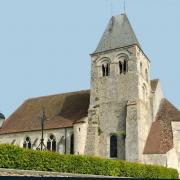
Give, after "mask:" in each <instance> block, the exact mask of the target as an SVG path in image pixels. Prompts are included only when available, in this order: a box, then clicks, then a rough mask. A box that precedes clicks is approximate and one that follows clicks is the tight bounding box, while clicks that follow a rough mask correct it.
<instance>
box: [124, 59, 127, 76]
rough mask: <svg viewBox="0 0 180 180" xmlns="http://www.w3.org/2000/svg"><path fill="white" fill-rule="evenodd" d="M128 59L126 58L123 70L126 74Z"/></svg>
mask: <svg viewBox="0 0 180 180" xmlns="http://www.w3.org/2000/svg"><path fill="white" fill-rule="evenodd" d="M127 65H128V64H127V60H124V66H123V72H124V74H125V73H126V72H127V69H128V68H127Z"/></svg>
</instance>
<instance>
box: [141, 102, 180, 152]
mask: <svg viewBox="0 0 180 180" xmlns="http://www.w3.org/2000/svg"><path fill="white" fill-rule="evenodd" d="M172 121H179V122H180V111H179V110H178V109H177V108H175V107H174V106H173V105H172V104H171V103H170V102H169V101H168V100H166V99H162V101H161V104H160V108H159V111H158V113H157V115H156V119H155V122H153V123H152V126H151V129H150V132H149V135H148V137H147V141H146V145H145V148H144V154H165V153H167V152H168V151H169V150H170V149H172V148H173V132H172V126H171V122H172Z"/></svg>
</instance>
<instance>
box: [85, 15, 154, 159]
mask: <svg viewBox="0 0 180 180" xmlns="http://www.w3.org/2000/svg"><path fill="white" fill-rule="evenodd" d="M149 71H150V62H149V60H148V58H147V57H146V55H145V54H144V53H143V51H142V49H141V46H140V44H139V42H138V40H137V38H136V36H135V33H134V31H133V29H132V27H131V25H130V22H129V20H128V18H127V16H126V14H121V15H118V16H113V17H112V18H111V19H110V21H109V23H108V26H107V28H106V30H105V32H104V34H103V36H102V38H101V40H100V42H99V44H98V46H97V48H96V50H95V52H94V53H93V54H91V89H90V106H89V113H88V132H87V141H86V150H85V151H86V152H85V153H86V154H90V155H97V156H104V157H109V158H118V159H126V160H129V161H140V159H141V157H140V156H141V154H142V151H143V146H144V143H145V140H146V136H147V135H146V132H144V131H146V130H147V132H148V130H149V126H150V121H151V117H150V113H149V108H150V101H149V95H150V81H149Z"/></svg>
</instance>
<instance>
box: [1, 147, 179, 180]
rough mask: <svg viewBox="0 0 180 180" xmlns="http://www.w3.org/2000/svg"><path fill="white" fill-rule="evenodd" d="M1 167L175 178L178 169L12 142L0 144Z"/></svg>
mask: <svg viewBox="0 0 180 180" xmlns="http://www.w3.org/2000/svg"><path fill="white" fill-rule="evenodd" d="M0 167H1V168H13V169H24V170H39V171H57V172H65V173H79V174H95V175H106V176H124V177H136V178H162V179H165V178H166V179H167V178H169V179H177V178H178V172H177V170H175V169H172V168H165V167H161V166H154V165H144V164H140V163H130V162H126V161H121V160H109V159H103V158H99V157H90V156H80V155H61V154H58V153H54V152H49V151H33V150H28V149H22V148H20V147H18V146H14V145H0Z"/></svg>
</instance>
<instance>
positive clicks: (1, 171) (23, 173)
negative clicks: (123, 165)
mask: <svg viewBox="0 0 180 180" xmlns="http://www.w3.org/2000/svg"><path fill="white" fill-rule="evenodd" d="M0 176H33V177H85V178H86V177H92V178H120V177H115V176H100V175H89V174H71V173H60V172H48V171H31V170H17V169H4V168H0Z"/></svg>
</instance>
